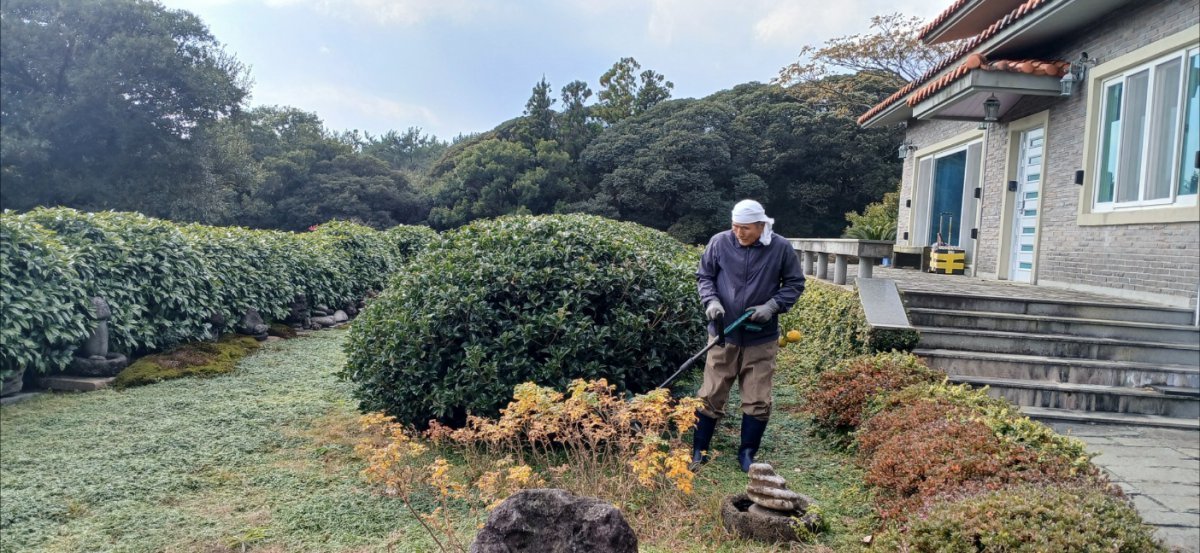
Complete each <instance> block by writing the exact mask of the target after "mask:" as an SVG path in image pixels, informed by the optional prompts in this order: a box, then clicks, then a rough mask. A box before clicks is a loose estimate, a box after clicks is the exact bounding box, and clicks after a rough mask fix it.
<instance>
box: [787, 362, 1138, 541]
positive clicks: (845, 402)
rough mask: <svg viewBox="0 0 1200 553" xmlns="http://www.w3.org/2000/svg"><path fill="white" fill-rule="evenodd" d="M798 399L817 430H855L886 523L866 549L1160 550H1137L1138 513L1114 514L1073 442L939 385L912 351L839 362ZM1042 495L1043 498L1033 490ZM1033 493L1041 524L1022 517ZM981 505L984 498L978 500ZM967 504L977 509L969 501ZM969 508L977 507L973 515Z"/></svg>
mask: <svg viewBox="0 0 1200 553" xmlns="http://www.w3.org/2000/svg"><path fill="white" fill-rule="evenodd" d="M805 395H806V399H807V405H806V410H808V411H810V412H813V413H814V414H815V415H816V422H817V424H818V427H819V428H824V429H831V430H837V431H848V430H854V429H855V428H857V430H855V431H854V432H853V433H852V434H850V436H852V437H853V439H854V442H853V446H854V447H856V448H857V454H858V455H857V457H858V462H859V464H860V465H861V466H862V467H863V469H864V470H865V471H866V472H865V481H866V483H867V484H869V485H871V486H872V488H873V494H872V495H873V496H874V497H875V507H876V510H877V513H878V515H879V517H880V519H881V520H883V521H884V523H885V533H884V535H883V536H882V537H881V539H880V540H879V541H877V542H876V545H875V546H876V547H882V548H883V549H885V550H889V551H890V550H897V549H898V550H908V551H1090V550H1093V549H1095V550H1100V549H1104V550H1119V551H1157V550H1159V549H1154V548H1152V547H1156V546H1154V545H1153V543H1152V541H1145V539H1144V538H1146V536H1148V534H1146V533H1145V532H1144V527H1143V526H1142V525H1141V522H1140V520H1138V519H1137V515H1136V513H1132V512H1131V511H1130V512H1129V513H1132V518H1128V516H1127V515H1128V514H1129V513H1125V514H1117V515H1113V513H1117V512H1118V511H1120V510H1121V509H1123V508H1127V505H1125V506H1124V507H1122V505H1123V501H1122V499H1121V495H1122V494H1121V491H1120V489H1119V488H1117V487H1116V486H1112V485H1111V484H1110V483H1109V482H1108V480H1107V478H1106V477H1105V476H1104V474H1103V472H1101V471H1100V470H1099V469H1098V468H1096V467H1095V466H1094V465H1092V464H1091V462H1090V455H1089V454H1088V453H1087V451H1086V449H1085V446H1084V444H1083V442H1081V441H1079V440H1077V439H1073V438H1070V437H1066V436H1061V435H1059V434H1057V433H1055V432H1054V431H1053V430H1051V429H1050V428H1049V427H1047V426H1045V425H1044V424H1041V423H1039V422H1036V421H1032V420H1030V419H1029V418H1028V417H1025V416H1024V415H1022V414H1021V413H1020V411H1019V410H1018V409H1017V408H1016V407H1014V406H1013V405H1011V404H1010V403H1009V402H1008V401H1006V400H1004V399H997V398H992V397H990V396H988V395H987V393H986V391H984V390H977V389H972V388H970V387H969V386H965V385H951V384H949V383H947V382H946V381H945V380H944V379H938V378H937V373H936V372H934V371H931V370H930V369H928V368H925V367H924V365H923V364H922V363H920V361H919V359H917V358H916V357H915V356H913V355H912V354H907V353H891V354H883V355H875V356H861V357H858V358H854V359H849V360H847V361H845V362H843V363H841V364H839V365H838V366H837V367H836V368H835V369H833V370H831V371H827V372H825V373H823V374H821V375H820V377H819V378H818V379H817V380H816V382H815V384H814V385H813V386H811V387H810V388H809V389H808V390H807V392H806V394H805ZM1042 488H1045V489H1047V490H1050V491H1045V492H1041V491H1037V490H1039V489H1042ZM995 490H1008V491H1002V492H995ZM1011 490H1017V491H1016V492H1012V491H1011ZM1030 490H1033V491H1030ZM988 493H992V495H986V494H988ZM1031 493H1042V494H1045V495H1046V497H1045V498H1043V499H1042V500H1040V501H1041V503H1037V502H1034V503H1037V510H1038V511H1037V512H1036V513H1033V514H1036V515H1037V516H1038V517H1041V519H1044V520H1046V521H1049V522H1047V523H1046V524H1041V523H1040V522H1038V520H1041V519H1038V520H1024V519H1023V518H1022V517H1026V516H1030V514H1031V512H1030V511H1029V510H1028V508H1029V506H1030V505H1031V503H1030V499H1029V497H1031V496H1030V495H1029V494H1031ZM981 494H983V495H981ZM1056 494H1058V495H1056ZM1062 494H1068V495H1069V494H1076V495H1077V496H1079V497H1083V498H1084V499H1083V500H1082V501H1083V502H1084V503H1087V502H1091V503H1090V504H1089V506H1085V507H1082V510H1079V509H1081V507H1080V502H1079V501H1071V502H1066V500H1063V499H1059V498H1058V497H1059V496H1060V495H1062ZM1085 496H1086V497H1085ZM985 497H986V498H990V499H979V498H985ZM1063 497H1065V496H1063ZM976 500H978V501H982V502H983V503H978V504H977V503H972V501H976ZM960 502H965V503H963V504H961V505H960ZM1067 503H1070V504H1067ZM977 505H984V507H982V509H983V510H982V511H973V509H975V508H976V506H977ZM963 513H966V514H965V515H964V514H963ZM972 513H973V514H972ZM1101 515H1103V516H1109V515H1112V516H1113V517H1114V518H1109V519H1104V518H1103V516H1101ZM991 516H995V517H998V518H1004V517H1012V519H1011V520H1009V521H1008V522H1005V523H995V524H993V523H992V522H991V521H989V520H985V519H987V518H989V517H991ZM1093 516H1096V517H1100V518H1101V520H1100V522H1096V521H1093V520H1091V519H1090V518H1089V517H1093ZM1060 522H1061V524H1060ZM1109 525H1111V526H1112V528H1111V531H1110V530H1109V529H1108V526H1109ZM1030 527H1032V528H1036V533H1037V534H1038V538H1037V540H1034V541H1030V542H1029V543H1035V544H1037V545H1034V546H1030V547H1028V548H1017V547H1015V546H1014V544H1018V543H1021V540H1023V539H1027V538H1019V539H1016V541H1014V540H1013V536H1024V532H1025V529H1026V528H1030ZM1014 529H1016V530H1014ZM1105 540H1111V541H1105ZM1080 544H1082V545H1080ZM1101 544H1108V545H1107V547H1108V548H1102V547H1100V545H1101ZM1130 544H1132V545H1130ZM1114 545H1115V546H1119V547H1116V548H1113V546H1114ZM1126 545H1129V547H1132V549H1125V548H1124V547H1125V546H1126ZM1060 546H1061V547H1060ZM1139 547H1140V548H1142V549H1138V548H1139Z"/></svg>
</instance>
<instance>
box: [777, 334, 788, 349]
mask: <svg viewBox="0 0 1200 553" xmlns="http://www.w3.org/2000/svg"><path fill="white" fill-rule="evenodd" d="M787 344H788V341H787V338H784V337H783V336H780V337H779V347H783V346H786V345H787Z"/></svg>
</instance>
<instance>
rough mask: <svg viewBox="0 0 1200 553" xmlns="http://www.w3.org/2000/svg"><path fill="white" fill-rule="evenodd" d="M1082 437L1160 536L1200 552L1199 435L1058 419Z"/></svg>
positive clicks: (1060, 426) (1065, 430)
mask: <svg viewBox="0 0 1200 553" xmlns="http://www.w3.org/2000/svg"><path fill="white" fill-rule="evenodd" d="M1050 426H1051V427H1053V428H1054V430H1055V431H1056V432H1058V433H1060V434H1067V435H1070V436H1074V437H1076V438H1079V439H1080V440H1083V441H1084V443H1086V444H1087V446H1088V451H1090V452H1092V453H1096V454H1097V455H1096V457H1095V458H1093V459H1092V463H1094V464H1095V465H1096V466H1099V467H1100V468H1102V469H1104V470H1105V472H1107V473H1108V474H1109V477H1110V478H1111V479H1112V481H1113V482H1114V483H1116V484H1117V485H1119V486H1121V488H1122V489H1124V490H1125V493H1126V494H1128V495H1129V497H1130V499H1132V500H1133V504H1134V506H1136V507H1137V510H1138V513H1140V514H1141V515H1142V518H1143V519H1145V520H1146V522H1148V523H1150V524H1152V525H1154V527H1155V529H1156V530H1155V533H1156V535H1157V536H1158V537H1159V538H1161V539H1162V540H1163V541H1164V542H1166V544H1167V545H1169V546H1171V547H1174V548H1177V549H1178V550H1179V551H1187V552H1193V553H1194V552H1197V551H1200V435H1198V434H1197V433H1196V432H1193V431H1190V430H1174V429H1167V428H1147V427H1132V426H1116V425H1114V426H1108V425H1088V424H1076V423H1053V424H1051V425H1050Z"/></svg>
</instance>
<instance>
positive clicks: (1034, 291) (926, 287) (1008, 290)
mask: <svg viewBox="0 0 1200 553" xmlns="http://www.w3.org/2000/svg"><path fill="white" fill-rule="evenodd" d="M832 271H833V269H830V272H831V273H830V274H832ZM846 274H847V276H846V283H847V284H853V281H854V276H855V275H857V274H858V265H850V266H849V268H847V269H846ZM871 276H873V277H875V278H890V279H892V280H894V281H896V286H897V287H898V288H900V290H901V291H909V290H911V291H917V292H949V293H954V294H970V295H974V296H1001V297H1008V298H1023V299H1031V300H1047V301H1081V302H1102V303H1113V302H1119V303H1122V304H1127V305H1155V306H1156V305H1158V304H1154V303H1148V302H1144V301H1138V300H1131V299H1124V298H1116V297H1114V296H1108V295H1103V294H1096V293H1092V292H1084V291H1081V290H1069V289H1066V288H1055V287H1052V286H1037V285H1034V284H1025V283H1022V282H1012V281H1009V280H985V279H982V278H976V277H971V276H964V275H941V274H935V273H922V272H921V271H917V270H915V269H896V268H894V267H879V266H876V267H874V268H873V270H872V275H871ZM809 278H816V277H815V276H814V277H809Z"/></svg>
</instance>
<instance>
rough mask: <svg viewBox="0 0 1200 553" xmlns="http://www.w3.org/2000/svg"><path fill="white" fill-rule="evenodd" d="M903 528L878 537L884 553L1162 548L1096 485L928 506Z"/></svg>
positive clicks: (1139, 552)
mask: <svg viewBox="0 0 1200 553" xmlns="http://www.w3.org/2000/svg"><path fill="white" fill-rule="evenodd" d="M910 520H911V522H910V523H909V525H908V526H907V527H905V528H898V527H893V528H891V529H889V530H887V531H885V532H884V533H882V534H881V535H879V536H877V538H878V539H877V540H876V542H875V545H874V547H875V548H877V549H880V550H881V551H940V552H945V553H1001V552H1004V553H1041V552H1044V551H1081V552H1082V551H1111V552H1114V553H1143V552H1151V551H1166V548H1165V547H1163V546H1162V545H1161V544H1160V543H1158V542H1156V541H1155V539H1154V537H1153V532H1152V529H1151V528H1150V527H1149V526H1147V525H1146V524H1145V523H1143V522H1142V520H1141V517H1139V516H1138V513H1137V511H1135V510H1134V508H1133V506H1132V505H1130V504H1129V502H1128V501H1126V500H1124V499H1122V498H1119V497H1114V496H1112V495H1109V494H1105V493H1103V492H1101V491H1099V490H1097V489H1095V488H1093V487H1088V486H1078V485H1070V484H1067V485H1050V486H1047V485H1042V484H1032V485H1022V486H1016V487H1011V488H1004V489H1000V490H995V491H987V492H980V493H976V494H974V495H970V496H967V497H964V498H957V499H948V500H946V501H941V502H938V503H934V504H932V505H931V506H930V507H929V508H928V509H926V510H924V511H923V512H922V513H921V514H920V515H919V516H914V517H910Z"/></svg>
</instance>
